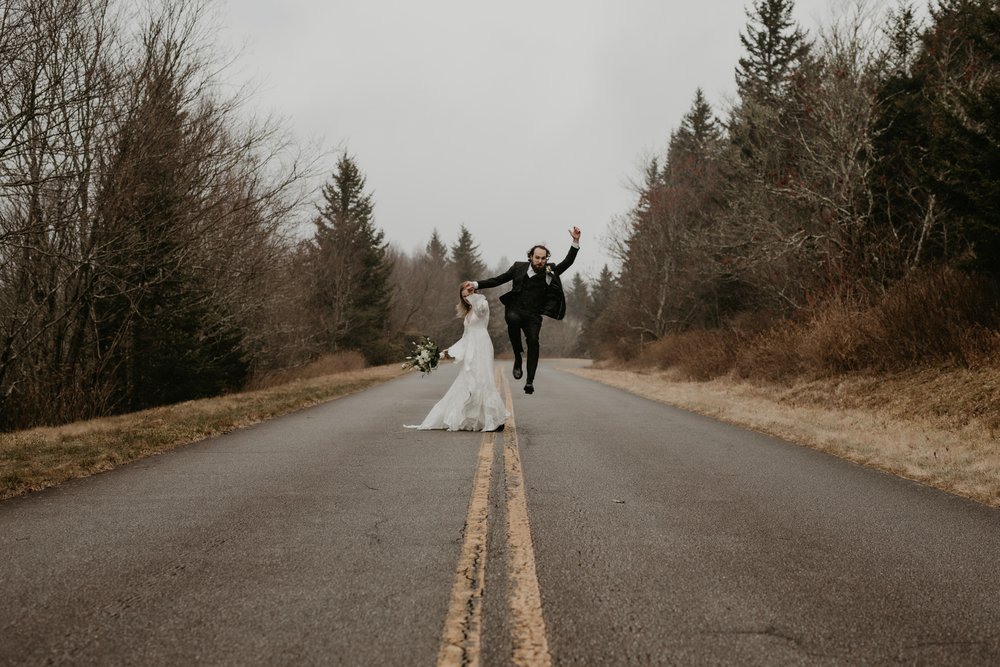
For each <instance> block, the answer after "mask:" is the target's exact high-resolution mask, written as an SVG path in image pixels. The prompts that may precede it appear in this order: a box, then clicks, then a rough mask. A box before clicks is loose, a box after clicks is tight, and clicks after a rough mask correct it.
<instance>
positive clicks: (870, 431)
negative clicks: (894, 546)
mask: <svg viewBox="0 0 1000 667" xmlns="http://www.w3.org/2000/svg"><path fill="white" fill-rule="evenodd" d="M574 372H577V373H579V374H580V375H583V376H585V377H588V378H591V379H594V380H597V381H599V382H604V383H606V384H609V385H612V386H616V387H619V388H621V389H624V390H626V391H630V392H632V393H636V394H639V395H641V396H645V397H647V398H651V399H654V400H658V401H661V402H663V403H666V404H669V405H673V406H677V407H680V408H684V409H686V410H690V411H692V412H698V413H701V414H705V415H708V416H711V417H714V418H716V419H720V420H722V421H726V422H729V423H733V424H737V425H739V426H743V427H746V428H750V429H753V430H756V431H761V432H763V433H768V434H770V435H775V436H778V437H780V438H784V439H786V440H790V441H792V442H796V443H799V444H802V445H807V446H810V447H814V448H816V449H819V450H822V451H825V452H828V453H830V454H834V455H836V456H839V457H842V458H845V459H849V460H851V461H855V462H857V463H861V464H865V465H869V466H872V467H875V468H879V469H881V470H885V471H887V472H890V473H893V474H896V475H899V476H902V477H906V478H908V479H912V480H916V481H919V482H922V483H925V484H928V485H930V486H934V487H937V488H940V489H944V490H946V491H950V492H952V493H955V494H958V495H962V496H965V497H967V498H971V499H974V500H976V501H979V502H982V503H985V504H988V505H992V506H994V507H1000V440H998V436H1000V371H998V370H996V369H979V370H969V369H925V370H921V371H912V372H904V373H897V374H890V375H873V374H854V375H842V376H839V377H835V378H824V379H813V380H802V381H798V382H792V383H790V384H787V385H778V384H767V383H752V382H747V381H744V380H739V379H734V378H732V377H727V378H718V379H715V380H712V381H709V382H692V381H689V380H685V379H680V377H679V376H678V375H677V374H675V373H671V372H670V371H667V372H661V371H653V372H635V371H627V370H613V369H607V368H605V369H581V370H578V371H574Z"/></svg>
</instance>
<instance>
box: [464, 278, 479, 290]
mask: <svg viewBox="0 0 1000 667" xmlns="http://www.w3.org/2000/svg"><path fill="white" fill-rule="evenodd" d="M470 287H471V288H472V289H476V286H475V284H473V282H472V281H471V280H466V281H465V282H464V283H462V289H464V290H465V289H469V288H470Z"/></svg>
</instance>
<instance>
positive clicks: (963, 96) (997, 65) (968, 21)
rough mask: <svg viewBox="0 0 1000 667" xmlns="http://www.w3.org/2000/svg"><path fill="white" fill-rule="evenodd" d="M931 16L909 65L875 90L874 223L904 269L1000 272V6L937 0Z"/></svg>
mask: <svg viewBox="0 0 1000 667" xmlns="http://www.w3.org/2000/svg"><path fill="white" fill-rule="evenodd" d="M931 19H932V20H931V25H930V26H929V27H928V28H927V30H926V31H925V32H924V33H923V35H922V38H921V45H920V48H919V50H918V53H917V54H916V57H915V59H914V61H913V63H912V65H911V67H910V68H909V71H908V72H903V73H900V74H898V75H897V76H894V77H891V78H890V79H889V80H888V81H887V82H886V83H885V85H884V86H883V89H882V91H881V92H880V97H881V98H882V99H883V100H884V102H883V108H884V111H883V114H882V116H881V118H880V119H879V121H878V127H877V132H876V137H877V138H878V141H877V150H878V152H879V153H880V162H879V169H878V171H877V173H876V174H875V176H874V180H875V187H876V188H877V189H878V190H880V197H879V199H878V201H880V202H884V204H883V205H882V206H881V208H880V211H879V213H880V214H879V217H878V221H879V223H880V224H882V225H885V226H888V227H889V230H888V231H887V232H885V233H889V234H891V235H892V238H900V239H902V240H903V241H904V242H905V245H904V247H903V254H904V262H905V266H906V267H908V268H910V267H913V266H916V265H919V264H926V263H927V262H929V261H935V260H945V261H962V262H968V263H969V264H970V265H972V266H975V267H976V268H978V269H981V270H989V271H1000V222H998V220H1000V180H998V179H997V173H998V171H1000V166H998V165H1000V148H998V146H1000V13H998V11H997V9H996V2H995V0H941V1H940V2H939V3H938V4H937V6H936V7H933V8H932V9H931Z"/></svg>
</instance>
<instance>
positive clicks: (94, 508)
mask: <svg viewBox="0 0 1000 667" xmlns="http://www.w3.org/2000/svg"><path fill="white" fill-rule="evenodd" d="M565 363H572V362H543V365H542V368H541V369H540V371H539V376H538V378H537V381H536V388H537V391H536V393H535V394H534V395H533V396H525V395H524V394H523V393H521V392H520V387H519V385H518V384H516V383H514V382H513V381H512V380H511V381H510V388H511V390H512V405H513V410H514V419H513V423H512V425H511V427H510V428H508V429H507V431H505V432H504V433H503V434H497V435H496V437H494V436H492V435H488V436H485V437H484V436H483V434H478V433H443V432H417V431H411V430H406V429H404V428H403V427H402V425H403V424H404V423H418V422H419V421H420V419H422V418H423V416H424V414H425V413H426V412H427V410H429V408H430V407H431V405H432V404H433V403H434V401H435V400H437V398H438V397H440V396H441V395H442V394H443V393H444V391H445V389H446V388H447V386H448V384H449V383H450V382H451V379H452V378H453V377H454V372H455V371H454V368H453V367H445V368H443V369H441V370H439V371H438V372H436V373H434V374H433V375H431V376H428V377H426V378H421V377H419V376H417V375H409V376H406V377H404V378H401V379H399V380H395V381H392V382H390V383H388V384H386V385H382V386H379V387H376V388H373V389H370V390H368V391H365V392H363V393H361V394H356V395H354V396H350V397H346V398H343V399H340V400H337V401H333V402H331V403H328V404H326V405H322V406H318V407H315V408H312V409H309V410H305V411H303V412H300V413H297V414H295V415H290V416H287V417H284V418H281V419H277V420H274V421H271V422H268V423H266V424H261V425H258V426H256V427H252V428H249V429H245V430H243V431H239V432H234V433H231V434H228V435H226V436H223V437H220V438H215V439H212V440H209V441H205V442H202V443H198V444H195V445H192V446H190V447H187V448H184V449H182V450H179V451H175V452H173V453H169V454H165V455H162V456H157V457H153V458H150V459H146V460H143V461H140V462H138V463H135V464H133V465H130V466H126V467H124V468H121V469H119V470H116V471H113V472H110V473H106V474H102V475H98V476H95V477H92V478H89V479H85V480H78V481H75V482H71V483H68V484H65V485H63V486H61V487H58V488H54V489H50V490H48V491H45V492H41V493H37V494H32V495H29V496H26V497H23V498H19V499H14V500H11V501H7V502H3V503H0V601H2V602H0V664H2V665H21V664H74V665H180V664H232V665H249V664H267V665H271V664H288V665H292V664H294V665H299V664H351V665H356V664H370V665H376V664H377V665H426V664H434V663H438V662H440V664H445V663H446V662H447V658H446V656H445V652H443V651H442V645H443V643H447V642H444V640H443V637H445V636H446V635H447V634H448V629H449V624H450V623H452V622H453V611H455V610H459V611H460V612H461V613H463V614H464V613H465V611H464V610H465V609H468V610H476V611H475V614H476V615H475V620H474V622H473V624H472V626H470V627H475V628H477V630H476V632H474V633H473V632H464V631H463V632H464V634H463V636H465V638H466V639H465V640H464V641H465V642H466V646H465V647H464V648H463V651H466V657H468V656H472V658H473V659H475V658H476V657H478V658H479V659H480V660H481V662H482V664H485V665H505V664H511V663H512V662H516V661H523V662H535V663H537V664H546V663H547V662H551V663H552V664H557V665H561V664H581V665H600V664H681V665H689V664H696V665H701V664H761V665H765V664H766V665H775V664H820V665H825V664H830V665H840V664H895V663H904V664H935V665H937V664H969V665H982V664H1000V512H998V511H996V510H993V509H989V508H986V507H983V506H979V505H976V504H974V503H971V502H968V501H965V500H962V499H960V498H957V497H954V496H950V495H948V494H945V493H942V492H939V491H935V490H933V489H929V488H926V487H923V486H920V485H918V484H915V483H911V482H908V481H905V480H901V479H898V478H895V477H892V476H889V475H886V474H882V473H878V472H874V471H871V470H868V469H866V468H863V467H861V466H857V465H854V464H851V463H847V462H844V461H841V460H839V459H836V458H833V457H830V456H827V455H823V454H819V453H816V452H814V451H811V450H808V449H805V448H801V447H797V446H795V445H792V444H789V443H786V442H783V441H780V440H776V439H774V438H770V437H766V436H763V435H760V434H757V433H753V432H747V431H744V430H741V429H737V428H734V427H732V426H728V425H725V424H720V423H717V422H714V421H712V420H710V419H707V418H703V417H700V416H697V415H692V414H690V413H686V412H683V411H679V410H674V409H670V408H666V407H664V406H662V405H659V404H656V403H653V402H650V401H646V400H644V399H641V398H637V397H634V396H631V395H629V394H626V393H624V392H621V391H619V390H616V389H612V388H609V387H605V386H603V385H600V384H597V383H593V382H590V381H587V380H584V379H581V378H578V377H575V376H572V375H570V374H567V373H563V372H561V371H559V370H558V368H557V366H559V365H560V364H565ZM505 373H506V367H505ZM507 375H508V378H509V374H507ZM517 455H519V459H518V458H516V457H517ZM512 456H514V457H515V458H514V459H513V462H512V459H511V457H512ZM476 480H479V481H478V484H480V485H481V488H482V490H483V492H484V493H485V491H486V490H487V489H488V491H489V493H488V496H485V495H482V494H479V497H480V498H481V500H482V501H483V504H482V512H481V513H480V514H479V515H477V516H478V517H479V518H478V519H477V521H479V523H478V524H476V525H481V526H482V528H483V531H484V532H483V536H484V542H483V544H482V545H481V546H480V547H479V549H480V551H475V549H476V548H477V547H476V545H475V544H474V542H475V540H474V539H473V537H474V534H475V531H473V530H472V529H471V526H473V524H474V521H473V514H474V513H473V509H474V506H475V505H476V498H477V493H476V492H475V490H476V488H479V487H477V481H476ZM519 490H520V492H521V493H523V496H524V498H523V499H524V504H525V505H526V509H527V521H526V524H525V525H524V526H522V527H521V528H517V527H511V526H512V524H516V523H517V521H516V516H515V515H516V514H517V511H518V510H517V507H518V505H517V498H516V493H517V492H518V491H519ZM512 494H515V495H514V496H512ZM512 498H513V500H512ZM512 517H513V518H514V519H515V521H511V519H512ZM467 524H468V526H470V529H468V530H467V529H466V526H467ZM529 530H530V538H529V539H528V543H527V547H525V546H524V538H525V536H527V535H528V531H529ZM470 549H472V551H469V550H470ZM525 549H526V550H527V553H526V555H527V556H528V557H529V558H530V559H531V561H532V562H531V563H529V565H530V567H526V566H524V564H523V562H522V561H520V560H519V559H521V558H522V557H523V556H524V555H525ZM477 554H478V555H477ZM467 555H468V556H470V557H471V561H469V562H474V563H475V567H476V571H477V572H478V573H479V574H480V576H481V580H482V586H481V588H480V589H477V590H478V592H477V591H473V592H472V593H470V596H471V597H470V600H471V601H470V602H469V603H468V604H464V603H463V604H458V603H456V599H457V598H456V595H459V596H461V595H463V594H464V591H465V590H466V589H469V586H468V585H467V583H468V579H467V575H468V572H466V571H463V570H462V565H461V563H462V562H463V560H462V559H463V557H464V556H467ZM516 563H522V564H521V565H517V564H516ZM532 587H533V588H532ZM473 588H475V587H474V586H473ZM525 590H529V591H530V590H535V591H536V595H540V608H538V606H537V605H535V607H532V606H531V604H528V603H525V601H524V600H525V594H524V591H525ZM528 597H530V596H528ZM459 602H461V599H459ZM529 602H530V600H529ZM525 609H529V611H527V612H526V611H525ZM531 609H533V611H531ZM472 613H473V612H472V611H470V612H469V614H472ZM532 614H534V615H532ZM469 618H472V616H469ZM526 619H527V620H526ZM468 620H469V619H468V618H466V619H465V621H462V620H461V619H459V622H468ZM463 627H465V626H463ZM453 629H454V628H453ZM526 633H528V634H532V636H533V639H532V641H534V642H535V644H534V646H535V647H536V649H535V653H533V654H526V653H524V652H523V651H521V647H522V642H524V641H527V640H526V639H525V637H526ZM539 640H541V644H540V646H542V649H541V650H540V651H539V650H538V649H537V647H538V646H539V644H538V641H539ZM525 655H529V656H530V657H529V658H528V659H525V658H524V656H525ZM515 658H516V660H515Z"/></svg>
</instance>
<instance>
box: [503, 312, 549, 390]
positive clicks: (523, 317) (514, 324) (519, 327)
mask: <svg viewBox="0 0 1000 667" xmlns="http://www.w3.org/2000/svg"><path fill="white" fill-rule="evenodd" d="M503 317H504V320H505V321H506V322H507V336H508V337H510V347H511V349H512V350H513V351H514V356H515V357H516V358H517V359H518V360H520V359H521V352H522V351H523V350H524V348H523V347H522V346H521V332H524V340H525V342H526V343H527V345H528V367H527V368H525V369H524V370H525V372H526V373H527V378H526V379H527V381H528V382H534V380H535V369H536V368H538V334H539V333H540V332H541V330H542V316H541V315H540V314H538V313H528V312H525V311H523V310H521V309H519V308H516V307H512V308H506V309H504V315H503Z"/></svg>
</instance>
